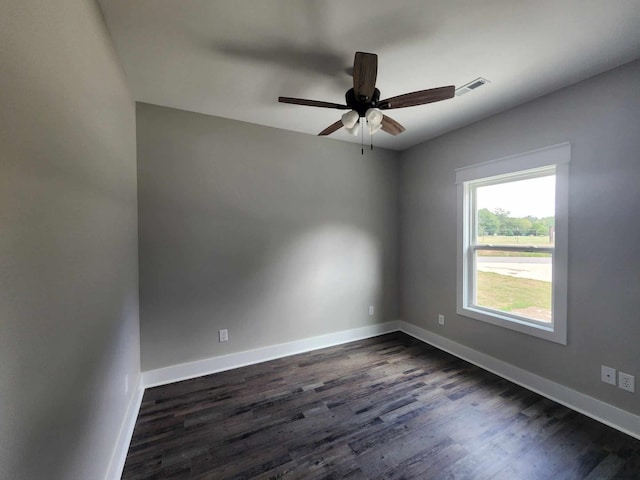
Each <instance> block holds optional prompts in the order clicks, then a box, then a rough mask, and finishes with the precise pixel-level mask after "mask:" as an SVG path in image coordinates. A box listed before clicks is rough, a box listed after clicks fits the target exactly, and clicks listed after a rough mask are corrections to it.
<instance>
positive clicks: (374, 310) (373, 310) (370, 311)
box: [369, 305, 376, 315]
mask: <svg viewBox="0 0 640 480" xmlns="http://www.w3.org/2000/svg"><path fill="white" fill-rule="evenodd" d="M375 312H376V308H375V307H374V306H373V305H369V315H373V314H374V313H375Z"/></svg>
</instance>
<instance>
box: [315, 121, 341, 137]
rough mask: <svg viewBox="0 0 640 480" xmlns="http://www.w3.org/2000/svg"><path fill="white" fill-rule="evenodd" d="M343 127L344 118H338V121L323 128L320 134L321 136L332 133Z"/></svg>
mask: <svg viewBox="0 0 640 480" xmlns="http://www.w3.org/2000/svg"><path fill="white" fill-rule="evenodd" d="M341 128H342V120H338V121H337V122H336V123H332V124H331V125H329V126H328V127H327V128H325V129H324V130H322V131H321V132H320V133H319V134H318V136H319V137H321V136H324V135H331V134H332V133H333V132H335V131H336V130H340V129H341Z"/></svg>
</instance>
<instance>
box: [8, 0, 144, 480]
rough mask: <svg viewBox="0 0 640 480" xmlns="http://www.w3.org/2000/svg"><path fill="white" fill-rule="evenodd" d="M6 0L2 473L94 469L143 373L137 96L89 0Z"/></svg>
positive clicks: (103, 465) (89, 475) (22, 475)
mask: <svg viewBox="0 0 640 480" xmlns="http://www.w3.org/2000/svg"><path fill="white" fill-rule="evenodd" d="M1 10H2V14H1V15H0V65H1V67H0V226H1V230H0V232H1V233H0V478H1V479H2V480H5V479H7V480H9V479H11V480H21V479H25V480H34V479H60V480H69V479H78V480H87V479H100V478H104V475H105V472H106V471H107V468H108V462H109V460H110V456H111V452H112V451H113V449H114V445H115V442H116V438H117V435H118V431H119V429H120V425H121V424H122V421H123V419H124V417H125V411H126V408H127V406H128V404H129V401H130V399H131V398H132V395H133V390H134V388H133V386H134V384H135V382H136V381H137V380H138V377H139V374H140V366H139V331H138V328H139V327H138V278H137V270H138V268H137V261H138V260H137V226H136V225H137V208H136V167H135V154H136V151H135V148H136V146H135V105H134V102H133V100H132V99H131V96H130V93H129V90H128V88H127V85H126V83H125V78H124V75H123V72H122V70H121V68H120V65H119V63H118V60H117V58H116V55H115V53H114V51H113V49H112V46H111V43H110V39H109V36H108V34H107V32H106V28H105V26H104V24H103V21H102V17H101V15H100V12H99V10H98V8H97V7H96V5H95V3H94V2H93V1H90V0H86V1H84V0H67V1H64V2H51V1H45V0H42V1H37V0H8V1H3V2H2V9H1ZM126 379H128V389H129V392H128V393H125V380H126Z"/></svg>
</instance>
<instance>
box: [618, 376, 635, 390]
mask: <svg viewBox="0 0 640 480" xmlns="http://www.w3.org/2000/svg"><path fill="white" fill-rule="evenodd" d="M618 387H620V388H621V389H623V390H626V391H627V392H635V389H636V379H635V377H634V376H633V375H630V374H628V373H624V372H618Z"/></svg>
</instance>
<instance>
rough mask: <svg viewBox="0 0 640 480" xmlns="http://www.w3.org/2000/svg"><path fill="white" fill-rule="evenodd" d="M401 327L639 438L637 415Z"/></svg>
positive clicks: (437, 337)
mask: <svg viewBox="0 0 640 480" xmlns="http://www.w3.org/2000/svg"><path fill="white" fill-rule="evenodd" d="M397 323H398V324H399V328H400V331H402V332H404V333H406V334H408V335H411V336H412V337H415V338H417V339H418V340H421V341H423V342H425V343H428V344H429V345H433V346H434V347H436V348H439V349H440V350H444V351H445V352H448V353H451V354H452V355H455V356H456V357H458V358H461V359H463V360H466V361H468V362H469V363H473V364H474V365H477V366H478V367H480V368H483V369H484V370H488V371H490V372H492V373H495V374H496V375H499V376H501V377H502V378H505V379H507V380H509V381H511V382H513V383H516V384H518V385H520V386H522V387H524V388H527V389H529V390H531V391H533V392H536V393H539V394H540V395H542V396H544V397H547V398H549V399H551V400H553V401H555V402H558V403H560V404H562V405H564V406H566V407H569V408H571V409H572V410H575V411H577V412H580V413H582V414H584V415H586V416H588V417H591V418H593V419H594V420H597V421H599V422H601V423H604V424H605V425H608V426H610V427H612V428H615V429H616V430H619V431H621V432H624V433H626V434H628V435H631V436H632V437H635V438H638V439H640V416H638V415H634V414H633V413H630V412H627V411H625V410H622V409H620V408H618V407H614V406H613V405H610V404H608V403H605V402H603V401H601V400H598V399H596V398H593V397H590V396H589V395H585V394H584V393H580V392H578V391H576V390H573V389H571V388H569V387H565V386H564V385H561V384H559V383H556V382H552V381H551V380H548V379H546V378H544V377H541V376H539V375H536V374H535V373H531V372H529V371H527V370H523V369H521V368H519V367H516V366H514V365H511V364H510V363H507V362H503V361H502V360H499V359H497V358H495V357H492V356H490V355H487V354H485V353H481V352H478V351H477V350H474V349H472V348H469V347H465V346H464V345H462V344H460V343H457V342H454V341H451V340H449V339H447V338H445V337H442V336H440V335H437V334H435V333H433V332H429V331H428V330H425V329H423V328H420V327H417V326H416V325H413V324H410V323H407V322H404V321H398V322H397Z"/></svg>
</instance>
